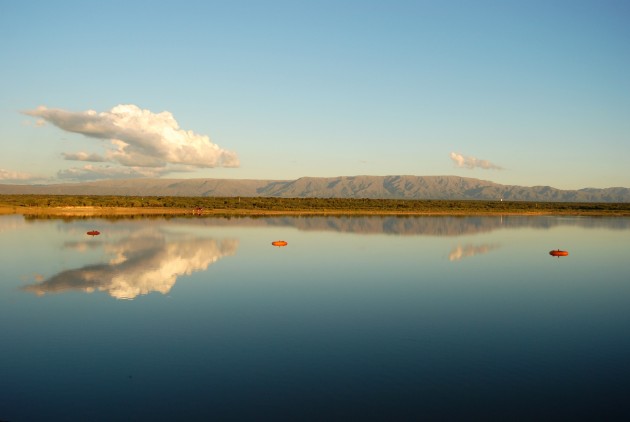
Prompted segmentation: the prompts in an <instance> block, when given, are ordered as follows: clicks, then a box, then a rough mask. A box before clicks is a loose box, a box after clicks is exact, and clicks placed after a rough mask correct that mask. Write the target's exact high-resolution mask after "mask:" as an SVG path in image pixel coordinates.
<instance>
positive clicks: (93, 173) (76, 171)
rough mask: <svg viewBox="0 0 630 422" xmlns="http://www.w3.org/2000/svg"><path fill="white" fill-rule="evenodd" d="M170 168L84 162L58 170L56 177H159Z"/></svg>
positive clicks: (78, 178) (64, 178) (79, 178)
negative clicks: (81, 165)
mask: <svg viewBox="0 0 630 422" xmlns="http://www.w3.org/2000/svg"><path fill="white" fill-rule="evenodd" d="M171 172H172V169H168V170H167V169H166V168H152V167H121V166H112V165H106V166H94V165H92V164H86V165H84V166H83V167H73V168H69V169H65V170H59V171H58V172H57V177H58V178H59V179H63V180H76V181H88V180H101V179H136V178H141V177H160V176H163V175H165V174H167V173H171Z"/></svg>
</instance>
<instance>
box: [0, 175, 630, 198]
mask: <svg viewBox="0 0 630 422" xmlns="http://www.w3.org/2000/svg"><path fill="white" fill-rule="evenodd" d="M0 194H40V195H121V196H218V197H226V196H243V197H254V196H262V197H283V198H383V199H451V200H466V199H469V200H506V201H550V202H630V189H629V188H623V187H611V188H605V189H596V188H584V189H578V190H562V189H556V188H553V187H551V186H531V187H526V186H516V185H501V184H498V183H494V182H490V181H486V180H480V179H474V178H468V177H459V176H341V177H301V178H299V179H295V180H246V179H125V180H102V181H96V182H81V183H61V184H49V185H9V184H0Z"/></svg>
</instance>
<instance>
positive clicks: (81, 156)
mask: <svg viewBox="0 0 630 422" xmlns="http://www.w3.org/2000/svg"><path fill="white" fill-rule="evenodd" d="M61 155H62V156H63V159H64V160H70V161H90V162H93V163H102V162H104V161H107V160H105V157H103V156H102V155H99V154H90V153H87V152H83V151H80V152H64V153H62V154H61Z"/></svg>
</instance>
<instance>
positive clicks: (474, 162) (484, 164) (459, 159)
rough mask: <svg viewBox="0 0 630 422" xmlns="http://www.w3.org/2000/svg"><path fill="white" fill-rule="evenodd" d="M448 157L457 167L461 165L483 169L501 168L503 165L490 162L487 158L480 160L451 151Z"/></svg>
mask: <svg viewBox="0 0 630 422" xmlns="http://www.w3.org/2000/svg"><path fill="white" fill-rule="evenodd" d="M449 157H451V160H453V162H454V163H455V165H456V166H457V167H463V168H467V169H474V168H480V169H484V170H503V167H501V166H498V165H496V164H494V163H491V162H490V161H488V160H481V159H479V158H476V157H470V156H464V155H462V154H459V153H457V152H451V153H450V154H449Z"/></svg>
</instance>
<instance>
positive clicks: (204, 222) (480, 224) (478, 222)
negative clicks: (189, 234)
mask: <svg viewBox="0 0 630 422" xmlns="http://www.w3.org/2000/svg"><path fill="white" fill-rule="evenodd" d="M56 219H60V218H59V217H56ZM140 219H141V220H142V221H151V220H148V219H146V218H142V217H141V218H140ZM94 220H98V219H95V218H85V219H78V221H77V222H78V223H79V224H81V225H82V227H83V228H84V229H85V230H86V231H87V230H90V229H92V228H93V222H94ZM101 220H102V219H101ZM108 220H111V222H114V221H115V222H116V224H117V225H121V224H124V222H126V221H128V220H129V219H128V218H127V216H123V217H120V216H118V217H114V216H112V217H111V218H110V219H108ZM168 220H170V221H176V222H177V224H178V225H180V226H191V227H295V228H296V229H298V230H304V231H310V230H312V231H336V232H346V233H366V234H395V235H429V236H462V235H469V234H476V233H486V232H491V231H494V230H500V229H519V228H529V229H552V228H554V227H560V226H574V227H581V228H586V229H589V228H593V229H594V228H597V229H610V230H630V218H626V217H567V216H563V217H558V216H539V215H534V216H524V215H504V216H500V215H498V216H448V215H444V216H346V215H341V216H283V217H247V216H229V217H211V216H204V217H195V218H191V217H171V218H169V219H168ZM64 221H65V220H64ZM152 221H154V222H163V221H166V220H165V219H164V217H155V218H154V219H153V220H152ZM129 222H130V223H131V221H129ZM71 227H74V228H76V225H72V226H71Z"/></svg>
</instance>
